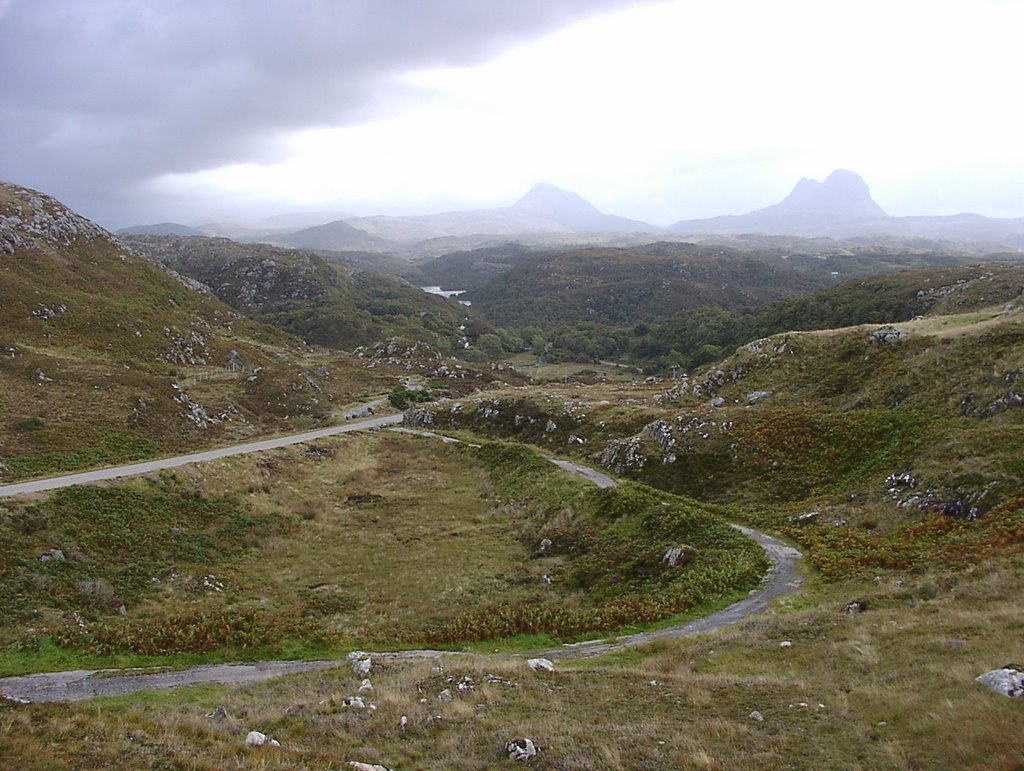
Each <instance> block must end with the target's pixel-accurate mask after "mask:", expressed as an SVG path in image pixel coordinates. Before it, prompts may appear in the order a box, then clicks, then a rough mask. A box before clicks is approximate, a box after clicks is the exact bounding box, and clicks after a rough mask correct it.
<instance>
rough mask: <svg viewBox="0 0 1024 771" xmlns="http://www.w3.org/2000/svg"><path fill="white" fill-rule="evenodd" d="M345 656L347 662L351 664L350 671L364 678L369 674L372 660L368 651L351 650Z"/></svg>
mask: <svg viewBox="0 0 1024 771" xmlns="http://www.w3.org/2000/svg"><path fill="white" fill-rule="evenodd" d="M346 658H347V659H348V662H349V664H351V665H352V671H353V672H354V673H355V675H356V677H359V678H366V677H368V676H369V674H370V670H371V669H372V668H373V660H372V659H371V658H370V654H369V653H363V652H362V651H352V652H351V653H350V654H348V656H347V657H346Z"/></svg>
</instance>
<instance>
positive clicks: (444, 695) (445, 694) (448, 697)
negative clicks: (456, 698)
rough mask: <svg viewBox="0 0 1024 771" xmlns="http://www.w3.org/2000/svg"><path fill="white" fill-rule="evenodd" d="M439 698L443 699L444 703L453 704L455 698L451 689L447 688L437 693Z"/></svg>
mask: <svg viewBox="0 0 1024 771" xmlns="http://www.w3.org/2000/svg"><path fill="white" fill-rule="evenodd" d="M437 698H438V699H439V700H440V701H441V703H442V704H451V703H452V698H453V697H452V692H451V689H450V688H445V689H444V690H443V691H441V693H439V694H437Z"/></svg>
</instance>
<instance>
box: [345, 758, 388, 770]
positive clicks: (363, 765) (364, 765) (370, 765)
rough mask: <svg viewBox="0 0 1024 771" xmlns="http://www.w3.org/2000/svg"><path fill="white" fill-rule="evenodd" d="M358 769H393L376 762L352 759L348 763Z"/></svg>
mask: <svg viewBox="0 0 1024 771" xmlns="http://www.w3.org/2000/svg"><path fill="white" fill-rule="evenodd" d="M346 765H348V766H350V767H351V768H354V769H355V770H356V771H391V769H390V768H388V767H387V766H381V765H379V764H376V763H360V762H359V761H358V760H350V761H348V763H347V764H346Z"/></svg>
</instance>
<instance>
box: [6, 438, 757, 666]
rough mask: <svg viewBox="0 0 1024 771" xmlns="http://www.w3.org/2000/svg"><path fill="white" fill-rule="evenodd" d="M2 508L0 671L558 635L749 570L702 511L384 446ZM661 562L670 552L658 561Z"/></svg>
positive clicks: (443, 450)
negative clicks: (673, 555) (677, 552)
mask: <svg viewBox="0 0 1024 771" xmlns="http://www.w3.org/2000/svg"><path fill="white" fill-rule="evenodd" d="M439 497H443V499H444V501H445V505H444V507H443V509H439V508H438V507H437V503H436V502H437V500H438V499H439ZM0 511H2V512H3V516H2V519H0V533H2V536H3V538H4V542H5V544H7V548H5V550H4V554H3V556H2V558H0V590H2V591H0V595H2V597H3V599H2V600H0V621H2V626H3V628H4V630H5V631H4V633H3V636H2V638H0V651H6V654H0V662H2V663H0V671H2V670H6V671H7V672H10V671H12V670H18V669H23V668H40V667H41V668H47V667H49V668H53V667H54V666H65V667H66V666H72V665H75V666H77V665H80V664H82V663H83V662H110V661H114V660H119V661H128V660H132V661H143V660H147V661H153V660H155V659H153V658H152V657H163V658H162V659H159V660H170V661H177V662H183V661H194V660H197V659H199V658H201V659H203V660H218V659H225V658H226V659H228V660H231V659H232V658H237V657H239V656H259V657H268V656H281V655H292V656H295V655H300V654H301V655H306V656H308V655H317V656H324V655H339V654H340V653H343V652H345V651H347V650H350V649H351V648H352V647H366V646H378V647H379V646H409V645H432V646H436V645H464V644H466V643H468V642H475V641H481V640H491V641H494V640H498V639H505V640H506V641H507V640H510V639H512V638H519V639H520V642H519V644H520V645H521V644H522V639H523V636H529V639H530V641H531V642H532V644H534V645H536V644H543V643H551V642H552V641H553V640H573V639H577V638H579V637H580V636H583V635H587V634H588V633H591V634H592V633H595V632H606V631H612V630H616V629H620V628H623V627H627V626H630V625H633V624H637V623H651V622H655V621H660V620H662V619H664V618H666V617H670V616H672V615H674V614H679V613H683V612H686V611H692V610H694V609H696V608H700V607H703V606H707V605H709V604H714V603H716V602H720V601H721V599H722V598H723V597H730V596H733V595H735V594H736V593H737V592H740V593H742V592H745V591H746V590H747V589H749V588H751V587H753V586H755V585H757V583H758V581H759V580H760V577H761V575H762V574H763V572H764V570H765V567H766V561H765V558H764V556H763V555H762V554H761V553H760V550H759V549H758V547H757V546H756V545H755V544H753V543H752V542H750V541H748V540H747V539H745V538H744V537H742V536H741V535H740V534H739V533H737V532H736V531H735V530H733V529H732V528H730V527H728V526H727V525H726V524H725V522H724V521H723V520H722V519H721V518H720V517H719V516H718V512H717V511H716V510H715V507H713V506H708V505H704V504H699V503H697V502H694V501H687V500H684V499H679V498H676V497H675V496H672V495H666V494H664V493H659V492H656V491H653V490H651V489H649V488H645V487H643V486H641V485H626V486H624V487H622V488H621V489H613V490H606V491H599V490H596V489H592V488H591V487H590V486H589V485H587V484H585V483H584V482H582V481H579V480H575V479H573V478H571V477H570V476H569V475H567V474H566V473H565V472H563V471H561V470H560V469H557V468H556V467H555V466H553V465H551V464H550V463H548V462H547V461H545V460H543V459H540V458H538V457H537V456H536V455H535V454H534V453H532V452H530V451H528V450H523V449H521V448H515V447H509V446H502V445H487V446H484V447H481V448H479V449H474V448H470V447H462V446H452V445H444V444H441V443H440V442H438V441H437V440H436V439H425V438H421V437H410V436H402V435H396V434H384V435H378V436H346V437H343V438H336V439H332V440H323V441H321V442H318V443H316V445H312V446H307V447H299V448H291V449H287V450H280V451H275V452H273V453H264V454H261V455H259V456H243V457H235V458H232V459H229V460H225V461H221V462H214V463H208V464H203V465H202V466H198V467H196V468H194V469H190V470H189V471H187V472H183V473H178V474H162V475H161V476H160V477H159V478H158V479H145V480H136V481H129V482H124V483H120V484H117V485H114V486H110V487H88V486H84V487H75V488H70V489H67V490H62V491H59V492H56V493H54V494H52V495H50V496H48V497H47V498H46V499H45V500H42V501H17V500H14V501H3V502H0ZM544 539H547V540H548V543H547V545H546V546H543V547H542V546H540V545H539V544H541V542H542V541H543V540H544ZM684 545H685V546H684ZM673 547H681V548H684V550H685V552H686V559H680V560H679V562H678V564H676V565H672V566H670V565H668V563H666V562H665V560H664V559H663V556H664V554H665V553H666V551H667V550H669V549H671V548H673ZM54 550H56V552H55V551H54ZM58 552H59V556H58V557H56V558H53V557H46V558H44V559H40V555H53V554H55V553H58ZM5 656H6V658H5ZM126 657H127V658H126ZM140 657H150V658H145V659H144V658H140ZM168 657H170V658H168Z"/></svg>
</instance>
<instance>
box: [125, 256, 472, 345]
mask: <svg viewBox="0 0 1024 771" xmlns="http://www.w3.org/2000/svg"><path fill="white" fill-rule="evenodd" d="M129 243H130V244H132V246H134V247H135V248H136V249H138V250H139V251H140V252H142V253H144V254H147V255H149V256H150V257H152V258H153V259H155V260H157V261H159V262H160V263H162V264H164V265H166V266H168V267H170V268H172V269H174V270H176V271H178V272H180V273H183V274H185V275H187V276H190V277H191V278H194V279H196V280H198V281H200V282H202V283H203V284H205V285H206V286H208V287H209V288H210V290H211V291H212V292H213V293H214V294H215V295H216V296H217V297H218V298H219V299H221V300H222V301H224V302H225V303H227V304H228V305H230V306H232V307H233V308H235V309H237V310H239V311H241V312H243V313H245V314H246V315H249V316H252V317H254V318H257V319H259V320H261V321H264V322H266V323H269V324H273V325H275V326H278V327H281V328H282V329H285V330H287V331H289V332H291V333H293V334H296V335H299V336H301V337H302V338H303V339H305V340H307V341H309V342H311V343H316V344H318V345H326V346H331V347H334V348H342V349H347V350H351V349H353V348H356V347H358V346H361V345H367V344H369V343H374V342H377V341H380V340H384V339H386V338H388V337H394V336H402V337H407V338H411V339H414V340H422V341H425V342H429V343H431V344H433V345H438V346H439V347H441V348H442V349H444V350H451V349H452V347H453V345H454V344H455V343H456V341H457V340H458V339H459V338H460V337H461V334H460V331H459V326H460V325H461V324H462V322H463V319H464V316H465V313H466V310H465V308H462V307H461V306H458V305H456V304H454V303H450V302H446V301H445V300H443V299H442V298H440V297H436V296H433V295H429V294H427V293H426V292H423V291H421V290H420V289H418V288H416V287H414V286H411V285H410V284H408V283H407V282H405V281H403V280H401V279H398V278H394V277H388V276H383V275H376V274H371V273H365V272H351V271H350V270H349V269H347V268H345V267H343V266H342V265H340V264H337V263H335V264H331V263H329V262H327V261H326V260H325V259H324V258H322V257H320V256H318V255H316V254H314V253H312V252H308V251H301V250H293V249H284V248H281V247H275V246H269V245H266V244H239V243H236V242H234V241H229V240H228V239H224V238H182V237H173V236H163V237H161V236H148V237H137V238H131V239H129Z"/></svg>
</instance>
